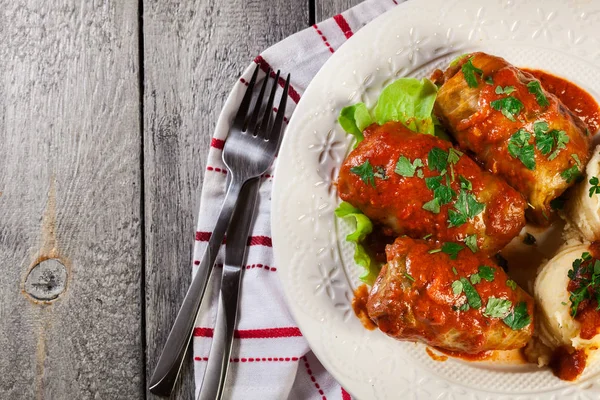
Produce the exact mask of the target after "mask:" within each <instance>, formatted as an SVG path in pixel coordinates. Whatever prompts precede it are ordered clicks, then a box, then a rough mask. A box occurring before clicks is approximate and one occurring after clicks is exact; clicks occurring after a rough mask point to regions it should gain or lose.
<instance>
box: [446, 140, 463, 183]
mask: <svg viewBox="0 0 600 400" xmlns="http://www.w3.org/2000/svg"><path fill="white" fill-rule="evenodd" d="M462 155H463V153H462V152H460V151H458V150H456V149H455V148H454V147H450V148H449V149H448V163H449V164H450V172H451V174H452V180H454V166H455V165H456V163H457V162H458V160H460V156H462Z"/></svg>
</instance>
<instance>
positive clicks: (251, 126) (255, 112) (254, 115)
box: [246, 68, 271, 135]
mask: <svg viewBox="0 0 600 400" xmlns="http://www.w3.org/2000/svg"><path fill="white" fill-rule="evenodd" d="M269 75H271V68H269V69H268V70H267V76H265V80H264V81H263V84H262V87H261V88H260V93H259V94H258V97H257V98H256V103H254V109H253V110H252V116H251V117H250V120H249V121H248V124H246V131H247V132H249V133H252V134H253V135H254V134H256V121H258V114H260V108H261V106H262V103H263V98H264V97H265V91H266V89H267V85H268V84H269Z"/></svg>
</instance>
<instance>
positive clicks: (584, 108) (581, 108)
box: [523, 69, 600, 134]
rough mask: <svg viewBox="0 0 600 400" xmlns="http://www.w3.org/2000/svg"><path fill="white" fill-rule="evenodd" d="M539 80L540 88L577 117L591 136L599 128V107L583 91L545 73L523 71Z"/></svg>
mask: <svg viewBox="0 0 600 400" xmlns="http://www.w3.org/2000/svg"><path fill="white" fill-rule="evenodd" d="M523 71H525V72H529V73H530V74H531V75H533V76H535V77H536V78H537V79H539V80H540V82H541V84H542V87H543V88H544V89H546V90H547V91H548V92H550V93H552V94H553V95H555V96H556V97H558V98H559V99H560V101H561V102H562V103H563V104H564V105H565V106H567V108H568V109H569V110H571V111H572V112H573V114H575V115H577V116H578V117H579V118H580V119H581V120H582V121H583V122H584V123H585V124H586V125H587V126H588V128H589V130H590V132H591V133H592V134H593V133H595V132H597V131H598V129H599V128H600V107H599V106H598V103H597V102H596V100H595V99H594V98H593V97H592V96H591V95H590V94H589V93H588V92H586V91H585V90H583V89H582V88H580V87H579V86H577V85H576V84H574V83H573V82H569V81H568V80H566V79H564V78H561V77H558V76H555V75H552V74H550V73H548V72H545V71H540V70H532V69H523Z"/></svg>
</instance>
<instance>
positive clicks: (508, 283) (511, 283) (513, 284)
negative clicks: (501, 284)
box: [506, 279, 517, 290]
mask: <svg viewBox="0 0 600 400" xmlns="http://www.w3.org/2000/svg"><path fill="white" fill-rule="evenodd" d="M506 286H508V287H509V288H511V289H512V290H517V282H515V281H513V280H512V279H507V280H506Z"/></svg>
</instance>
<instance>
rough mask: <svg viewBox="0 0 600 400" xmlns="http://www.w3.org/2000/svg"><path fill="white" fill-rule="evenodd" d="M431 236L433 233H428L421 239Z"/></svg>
mask: <svg viewBox="0 0 600 400" xmlns="http://www.w3.org/2000/svg"><path fill="white" fill-rule="evenodd" d="M432 236H433V233H428V234H427V235H425V236H423V240H425V239H429V238H430V237H432Z"/></svg>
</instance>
